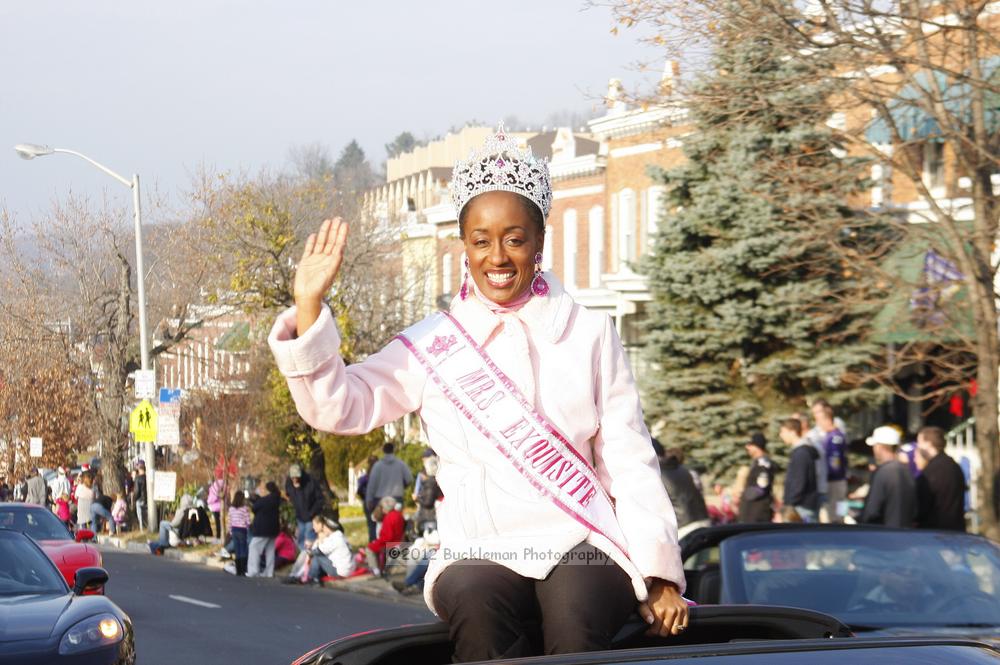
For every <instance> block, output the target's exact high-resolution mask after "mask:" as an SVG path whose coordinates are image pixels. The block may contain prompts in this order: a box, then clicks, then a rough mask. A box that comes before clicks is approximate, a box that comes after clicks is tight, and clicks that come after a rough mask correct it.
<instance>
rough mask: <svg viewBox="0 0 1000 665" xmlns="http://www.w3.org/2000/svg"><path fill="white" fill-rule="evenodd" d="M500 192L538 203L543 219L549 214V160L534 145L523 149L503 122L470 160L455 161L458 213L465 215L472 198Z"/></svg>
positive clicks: (454, 191)
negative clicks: (539, 156) (537, 155)
mask: <svg viewBox="0 0 1000 665" xmlns="http://www.w3.org/2000/svg"><path fill="white" fill-rule="evenodd" d="M496 191H504V192H513V193H515V194H520V195H521V196H523V197H525V198H527V199H528V200H530V201H531V202H532V203H534V204H535V205H537V206H538V208H539V209H540V210H541V211H542V217H543V218H545V217H548V216H549V209H550V208H552V181H551V179H550V178H549V165H548V162H547V161H546V160H544V159H536V158H535V156H534V155H532V154H531V147H530V146H528V147H526V148H523V149H522V148H521V146H520V145H519V144H518V142H517V138H515V137H513V136H511V135H510V134H508V133H507V131H506V130H505V129H504V126H503V122H501V123H500V124H498V125H497V131H496V133H495V134H493V135H492V136H490V137H488V138H487V139H486V143H484V144H483V147H482V148H481V149H480V150H479V151H478V152H477V151H476V150H472V151H470V152H469V159H468V160H467V161H464V162H463V161H459V162H457V163H456V164H455V169H454V170H453V171H452V174H451V199H452V201H453V202H454V204H455V214H456V215H461V214H462V208H464V207H465V204H466V203H468V202H469V200H470V199H472V197H474V196H477V195H479V194H482V193H483V192H496Z"/></svg>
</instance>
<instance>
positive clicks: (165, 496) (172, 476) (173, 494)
mask: <svg viewBox="0 0 1000 665" xmlns="http://www.w3.org/2000/svg"><path fill="white" fill-rule="evenodd" d="M176 498H177V474H176V473H175V472H173V471H156V472H154V474H153V501H167V502H173V500H174V499H176Z"/></svg>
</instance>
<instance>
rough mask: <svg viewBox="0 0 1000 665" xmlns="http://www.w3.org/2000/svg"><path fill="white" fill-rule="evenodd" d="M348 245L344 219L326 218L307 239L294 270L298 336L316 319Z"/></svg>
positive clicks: (338, 270)
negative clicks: (345, 246) (296, 267)
mask: <svg viewBox="0 0 1000 665" xmlns="http://www.w3.org/2000/svg"><path fill="white" fill-rule="evenodd" d="M346 244H347V222H345V221H343V220H341V219H340V218H339V217H338V218H336V219H332V220H330V219H327V220H324V221H323V224H322V226H320V227H319V232H318V233H313V234H311V235H310V236H309V238H308V239H307V240H306V247H305V250H303V252H302V260H300V261H299V267H298V270H297V271H296V273H295V287H294V289H295V291H294V296H295V306H296V308H297V309H298V315H297V318H296V327H297V328H298V334H299V335H300V336H301V335H302V334H304V333H305V331H306V330H308V329H309V326H311V325H312V324H313V323H315V322H316V319H317V318H319V313H320V309H321V308H322V306H323V297H324V296H325V295H326V294H327V293H329V291H330V287H331V286H332V285H333V280H334V279H336V278H337V273H339V272H340V264H341V262H342V261H343V259H344V245H346Z"/></svg>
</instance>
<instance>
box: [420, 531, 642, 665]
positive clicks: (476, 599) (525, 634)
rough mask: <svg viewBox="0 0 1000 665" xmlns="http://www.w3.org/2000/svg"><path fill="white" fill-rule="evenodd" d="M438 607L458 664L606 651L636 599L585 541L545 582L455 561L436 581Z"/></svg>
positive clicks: (627, 581)
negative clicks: (448, 631)
mask: <svg viewBox="0 0 1000 665" xmlns="http://www.w3.org/2000/svg"><path fill="white" fill-rule="evenodd" d="M586 561H589V563H585V562H586ZM434 607H435V608H436V609H437V611H438V614H440V615H441V618H442V619H444V620H445V621H447V622H448V624H449V626H450V634H451V641H452V643H453V644H454V645H455V661H456V662H460V663H461V662H470V661H477V660H491V659H495V658H521V657H525V656H537V655H541V654H543V653H544V654H559V653H576V652H581V651H596V650H601V649H607V648H609V647H610V646H611V640H612V638H614V636H615V634H616V633H617V632H618V630H619V629H620V628H621V627H622V626H623V625H624V624H625V621H626V620H627V619H628V618H629V616H630V615H631V614H632V612H633V611H634V610H635V607H636V599H635V591H634V590H633V588H632V582H631V580H630V579H629V577H628V575H626V574H625V571H623V570H622V569H621V568H619V567H618V566H617V565H616V564H615V563H614V562H613V561H611V560H610V559H609V558H608V557H607V555H605V554H604V553H603V552H601V551H600V550H597V549H596V548H594V547H593V546H592V545H587V544H580V545H577V546H576V547H575V548H574V549H573V550H572V552H571V553H570V555H569V556H567V557H566V558H565V559H564V562H561V563H559V564H557V565H556V566H555V568H553V569H552V571H551V572H550V573H549V575H548V576H547V577H546V578H545V579H544V580H534V579H531V578H528V577H522V576H520V575H518V574H517V573H515V572H513V571H511V570H509V569H508V568H505V567H503V566H501V565H499V564H496V563H492V562H488V561H482V560H467V561H458V562H455V563H453V564H451V565H450V566H448V567H447V568H445V570H444V572H442V573H441V576H440V577H438V579H437V581H436V582H435V584H434Z"/></svg>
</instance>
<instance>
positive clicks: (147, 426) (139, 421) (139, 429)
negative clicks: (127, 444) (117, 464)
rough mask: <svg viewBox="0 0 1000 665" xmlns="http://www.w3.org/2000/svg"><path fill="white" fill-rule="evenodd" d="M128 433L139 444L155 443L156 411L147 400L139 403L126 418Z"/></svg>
mask: <svg viewBox="0 0 1000 665" xmlns="http://www.w3.org/2000/svg"><path fill="white" fill-rule="evenodd" d="M128 431H129V432H131V433H132V434H134V435H135V440H136V441H139V442H143V443H144V442H147V441H149V442H153V441H156V409H154V408H153V405H152V404H151V403H150V401H149V400H148V399H144V400H142V401H141V402H139V406H137V407H135V408H134V409H132V414H131V415H130V416H129V418H128Z"/></svg>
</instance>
